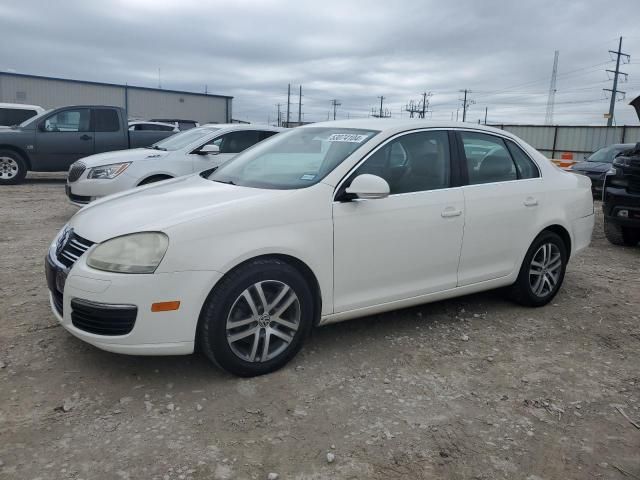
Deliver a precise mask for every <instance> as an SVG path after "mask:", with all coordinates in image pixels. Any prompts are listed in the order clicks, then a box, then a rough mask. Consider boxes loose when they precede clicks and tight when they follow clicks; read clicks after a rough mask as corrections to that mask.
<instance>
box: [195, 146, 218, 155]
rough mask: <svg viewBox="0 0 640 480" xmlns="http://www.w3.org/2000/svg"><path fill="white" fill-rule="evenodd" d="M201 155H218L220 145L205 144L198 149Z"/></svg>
mask: <svg viewBox="0 0 640 480" xmlns="http://www.w3.org/2000/svg"><path fill="white" fill-rule="evenodd" d="M198 153H199V154H200V155H217V154H219V153H220V147H219V146H218V145H213V144H209V145H203V146H202V148H201V149H200V150H198Z"/></svg>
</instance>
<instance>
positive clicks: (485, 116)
mask: <svg viewBox="0 0 640 480" xmlns="http://www.w3.org/2000/svg"><path fill="white" fill-rule="evenodd" d="M487 110H489V107H484V124H485V125H486V124H487Z"/></svg>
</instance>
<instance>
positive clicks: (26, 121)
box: [20, 110, 51, 127]
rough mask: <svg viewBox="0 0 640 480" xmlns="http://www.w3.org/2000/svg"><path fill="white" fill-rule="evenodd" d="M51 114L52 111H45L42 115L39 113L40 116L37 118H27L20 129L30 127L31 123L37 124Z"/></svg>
mask: <svg viewBox="0 0 640 480" xmlns="http://www.w3.org/2000/svg"><path fill="white" fill-rule="evenodd" d="M49 112H51V110H45V111H44V112H42V113H39V114H38V115H36V116H35V117H29V118H27V119H26V120H25V121H24V122H22V123H21V124H20V127H26V126H27V125H29V124H30V123H31V122H37V121H38V120H40V119H41V118H42V117H44V116H45V115H46V114H47V113H49Z"/></svg>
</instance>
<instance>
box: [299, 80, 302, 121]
mask: <svg viewBox="0 0 640 480" xmlns="http://www.w3.org/2000/svg"><path fill="white" fill-rule="evenodd" d="M301 122H302V85H300V94H299V96H298V126H300V125H302V123H301Z"/></svg>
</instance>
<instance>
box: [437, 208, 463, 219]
mask: <svg viewBox="0 0 640 480" xmlns="http://www.w3.org/2000/svg"><path fill="white" fill-rule="evenodd" d="M460 215H462V210H460V209H459V208H454V207H447V208H445V209H444V210H443V211H442V213H441V214H440V216H441V217H442V218H451V217H459V216H460Z"/></svg>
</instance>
